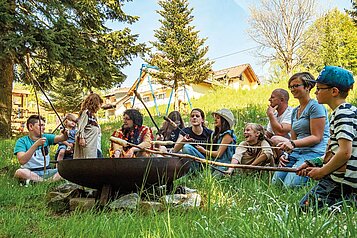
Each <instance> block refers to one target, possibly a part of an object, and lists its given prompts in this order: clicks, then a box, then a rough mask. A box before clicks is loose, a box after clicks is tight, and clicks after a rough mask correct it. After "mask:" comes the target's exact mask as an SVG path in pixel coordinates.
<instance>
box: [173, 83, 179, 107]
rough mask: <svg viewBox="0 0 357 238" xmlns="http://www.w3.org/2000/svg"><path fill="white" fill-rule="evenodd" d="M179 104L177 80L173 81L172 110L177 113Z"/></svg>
mask: <svg viewBox="0 0 357 238" xmlns="http://www.w3.org/2000/svg"><path fill="white" fill-rule="evenodd" d="M179 107H180V105H179V102H178V83H177V80H175V81H174V110H175V111H179V109H180V108H179Z"/></svg>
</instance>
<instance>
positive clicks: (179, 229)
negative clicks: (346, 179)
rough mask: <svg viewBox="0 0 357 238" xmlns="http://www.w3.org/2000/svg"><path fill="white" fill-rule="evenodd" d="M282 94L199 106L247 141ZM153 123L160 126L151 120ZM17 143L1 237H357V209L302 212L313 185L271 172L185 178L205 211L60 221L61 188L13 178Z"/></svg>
mask: <svg viewBox="0 0 357 238" xmlns="http://www.w3.org/2000/svg"><path fill="white" fill-rule="evenodd" d="M275 87H277V86H275ZM275 87H274V86H264V87H262V88H261V89H259V90H257V91H246V92H236V91H234V90H232V91H229V90H228V91H224V90H222V89H218V90H217V92H215V93H213V94H211V95H207V96H205V97H204V98H203V99H200V100H197V101H196V100H194V101H193V104H194V106H195V107H201V108H203V109H204V110H205V111H206V112H207V115H208V118H207V119H208V121H209V122H210V123H211V122H212V121H213V119H212V117H211V116H210V113H211V112H213V111H215V110H217V109H219V108H222V107H227V108H230V109H231V110H232V111H233V112H234V114H235V116H236V118H237V119H238V123H237V124H236V126H235V131H236V132H237V134H238V136H240V137H239V138H240V139H239V140H242V137H241V134H242V133H241V132H242V129H243V125H244V124H245V123H246V122H251V121H254V122H259V123H262V124H266V120H265V110H266V106H267V100H268V97H269V95H270V92H271V91H272V89H273V88H275ZM223 92H224V94H223ZM253 95H254V97H253ZM221 98H222V100H221ZM209 100H211V101H209ZM237 102H240V103H237ZM292 102H293V103H294V100H292ZM155 119H156V120H157V119H160V118H159V117H155ZM160 120H161V119H160ZM185 120H186V121H187V120H188V118H187V116H186V117H185ZM158 122H159V123H161V122H162V121H158ZM145 123H146V124H148V125H152V124H151V123H150V119H149V118H148V117H145ZM120 124H121V122H120V121H116V122H110V123H106V124H103V125H102V130H103V137H102V147H103V151H104V152H106V151H107V149H108V147H109V140H108V138H109V136H110V134H111V132H112V131H113V130H114V129H115V128H117V127H119V125H120ZM210 127H211V128H212V126H210ZM14 143H15V141H14V140H5V141H1V142H0V156H1V157H0V158H1V160H0V171H1V172H0V190H1V192H0V237H30V236H32V237H54V236H55V237H353V236H354V235H355V234H356V233H357V214H356V208H353V207H349V206H345V207H344V208H343V209H342V211H341V212H340V213H331V212H328V211H327V209H322V210H320V211H318V212H309V213H306V214H304V213H301V212H300V211H299V209H298V203H299V200H300V199H301V197H302V196H303V195H304V194H305V193H306V192H307V191H308V190H309V189H310V188H311V186H312V185H313V184H311V185H309V186H307V187H303V188H301V189H290V190H287V189H283V188H280V187H276V186H272V185H271V184H270V177H271V175H270V174H269V173H264V174H261V175H258V174H256V175H239V176H235V177H233V178H223V179H217V178H214V177H212V176H210V174H209V173H204V172H203V173H201V174H199V175H198V176H196V177H183V178H180V179H179V180H177V181H176V184H180V185H185V186H188V187H190V188H195V189H197V190H198V192H199V194H200V195H201V196H202V205H201V207H200V208H194V209H190V210H184V209H177V208H174V207H168V208H167V209H165V210H164V211H162V212H155V211H149V212H145V211H141V210H136V211H123V210H117V211H108V210H103V211H95V210H93V211H86V212H80V211H74V212H71V213H65V214H56V213H54V212H53V211H51V210H50V209H49V208H48V207H47V205H46V194H47V192H48V191H49V190H50V189H51V188H53V187H55V186H57V185H58V183H57V184H51V183H46V182H45V183H42V184H39V185H36V186H31V187H21V186H19V185H18V183H17V181H16V180H14V179H13V178H12V176H13V173H14V171H15V169H16V168H17V167H18V164H17V162H16V160H15V159H14V156H13V155H12V150H13V146H14ZM53 151H54V150H52V153H53Z"/></svg>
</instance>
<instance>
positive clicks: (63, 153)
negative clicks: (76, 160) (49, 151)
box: [56, 113, 77, 161]
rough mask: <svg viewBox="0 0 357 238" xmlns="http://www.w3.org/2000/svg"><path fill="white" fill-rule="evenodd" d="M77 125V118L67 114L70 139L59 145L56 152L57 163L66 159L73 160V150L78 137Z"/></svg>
mask: <svg viewBox="0 0 357 238" xmlns="http://www.w3.org/2000/svg"><path fill="white" fill-rule="evenodd" d="M76 123H77V118H76V116H74V115H73V114H70V113H69V114H67V116H66V118H65V126H66V129H67V130H68V139H67V141H63V142H60V143H58V149H57V152H56V155H57V161H61V160H63V159H64V158H66V159H73V148H74V142H75V136H76V132H77V129H76Z"/></svg>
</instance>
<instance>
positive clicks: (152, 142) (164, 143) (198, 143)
mask: <svg viewBox="0 0 357 238" xmlns="http://www.w3.org/2000/svg"><path fill="white" fill-rule="evenodd" d="M151 144H154V145H175V144H183V145H184V144H195V145H208V146H209V145H225V146H234V147H243V148H272V149H279V148H280V147H278V146H250V145H235V144H217V143H202V142H194V141H192V142H190V141H188V142H183V141H181V142H173V141H151Z"/></svg>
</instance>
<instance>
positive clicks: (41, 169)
mask: <svg viewBox="0 0 357 238" xmlns="http://www.w3.org/2000/svg"><path fill="white" fill-rule="evenodd" d="M26 127H27V130H28V135H27V136H24V137H21V138H20V139H18V140H17V141H16V144H15V148H14V154H15V155H16V157H17V159H18V161H19V162H20V164H21V167H20V169H18V170H16V172H15V175H14V177H15V178H17V179H19V180H20V181H34V182H41V181H43V180H44V179H47V178H51V179H52V180H53V181H56V180H59V179H61V176H60V175H59V174H58V172H57V169H51V168H50V166H49V165H50V154H49V151H50V149H49V147H50V145H54V144H56V143H58V142H61V141H65V140H67V138H68V134H67V131H65V130H63V131H62V134H61V135H53V134H43V133H44V131H45V119H44V118H43V117H41V116H39V115H31V116H30V117H29V118H28V119H27V122H26ZM45 159H46V164H44V162H45ZM45 168H46V171H45Z"/></svg>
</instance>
